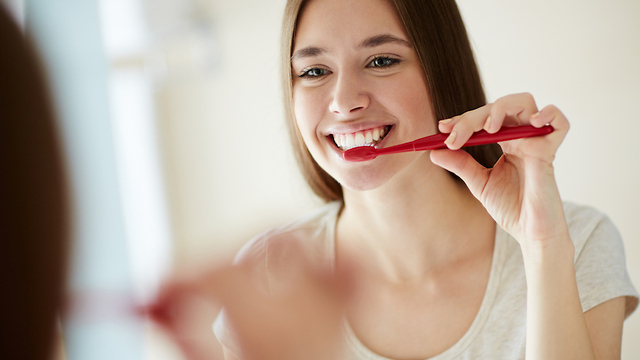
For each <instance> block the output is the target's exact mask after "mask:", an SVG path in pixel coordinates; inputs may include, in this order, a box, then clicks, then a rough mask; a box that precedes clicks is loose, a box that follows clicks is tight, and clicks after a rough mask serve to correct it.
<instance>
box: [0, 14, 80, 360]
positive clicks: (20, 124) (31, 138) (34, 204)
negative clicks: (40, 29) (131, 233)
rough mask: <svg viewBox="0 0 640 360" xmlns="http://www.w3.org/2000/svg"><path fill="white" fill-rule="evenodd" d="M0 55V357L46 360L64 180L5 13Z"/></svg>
mask: <svg viewBox="0 0 640 360" xmlns="http://www.w3.org/2000/svg"><path fill="white" fill-rule="evenodd" d="M0 53H1V54H2V55H0V291H2V296H0V324H1V325H0V326H2V329H1V330H0V349H1V350H0V351H1V353H2V355H0V357H2V358H3V359H24V360H41V359H50V358H51V357H52V351H53V348H54V347H53V345H54V339H55V338H56V336H55V334H56V326H57V318H58V311H59V310H60V307H61V305H62V294H63V287H64V286H63V284H64V283H65V278H66V276H65V275H66V265H65V264H66V263H67V255H66V254H67V239H68V235H69V226H68V223H67V221H68V214H67V200H66V199H67V197H66V189H65V183H66V181H65V177H64V175H63V166H62V161H61V150H60V148H59V144H58V141H57V136H56V131H55V123H54V116H53V111H52V107H51V106H50V101H49V98H48V96H47V93H48V92H47V87H46V86H45V81H44V77H43V74H42V72H41V70H40V65H39V63H38V60H37V57H36V55H35V54H34V51H33V50H32V47H31V46H30V43H29V41H27V40H26V39H25V37H24V36H23V34H22V33H21V32H20V29H19V28H18V26H17V25H16V24H15V23H14V22H13V21H12V19H11V18H10V17H9V15H8V14H7V13H6V12H5V11H4V9H3V7H2V6H0Z"/></svg>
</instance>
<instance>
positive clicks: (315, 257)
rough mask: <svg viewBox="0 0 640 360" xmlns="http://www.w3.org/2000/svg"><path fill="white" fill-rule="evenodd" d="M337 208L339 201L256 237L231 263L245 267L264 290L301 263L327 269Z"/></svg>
mask: <svg viewBox="0 0 640 360" xmlns="http://www.w3.org/2000/svg"><path fill="white" fill-rule="evenodd" d="M341 208H342V203H341V202H331V203H328V204H326V205H324V206H322V207H320V208H318V209H316V210H314V211H312V212H310V213H308V214H305V215H304V216H302V217H300V218H299V219H297V220H295V221H293V222H291V223H289V224H286V225H284V226H280V227H276V228H273V229H270V230H268V231H266V232H264V233H262V234H260V235H258V236H256V237H255V238H253V239H252V240H250V241H249V242H248V243H247V244H246V245H244V246H243V247H242V249H240V251H239V252H238V254H237V255H236V258H235V263H236V264H244V265H248V266H249V267H250V268H251V269H253V271H254V275H255V277H256V279H257V280H258V282H259V283H261V284H262V286H264V287H267V288H270V287H271V286H273V284H274V282H281V281H283V277H286V276H287V274H290V273H292V271H291V270H292V269H295V267H296V266H299V265H300V262H301V261H305V262H307V263H306V264H307V265H308V261H311V263H312V265H316V266H318V267H326V266H330V264H329V263H330V262H331V261H332V254H333V231H334V229H335V223H336V220H337V216H338V213H339V211H340V209H341ZM269 291H271V289H269Z"/></svg>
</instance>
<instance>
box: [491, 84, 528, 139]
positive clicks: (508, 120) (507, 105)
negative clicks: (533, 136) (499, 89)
mask: <svg viewBox="0 0 640 360" xmlns="http://www.w3.org/2000/svg"><path fill="white" fill-rule="evenodd" d="M537 112H538V107H537V106H536V102H535V100H534V98H533V96H532V95H531V94H529V93H521V94H512V95H507V96H504V97H501V98H500V99H498V100H496V102H495V103H493V106H491V111H490V113H489V117H488V121H487V123H486V124H485V126H484V129H485V130H486V131H487V132H489V133H495V132H497V131H498V130H500V128H501V127H503V126H514V125H521V124H528V123H530V119H531V115H533V114H534V113H537Z"/></svg>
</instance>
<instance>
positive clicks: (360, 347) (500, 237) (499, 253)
mask: <svg viewBox="0 0 640 360" xmlns="http://www.w3.org/2000/svg"><path fill="white" fill-rule="evenodd" d="M339 209H340V207H338V208H337V209H336V211H334V214H333V216H332V219H331V223H330V224H328V225H329V226H328V230H329V231H327V240H328V245H329V256H330V259H329V260H330V266H331V268H334V267H335V259H336V253H335V251H336V236H335V235H336V226H337V222H338V214H339ZM506 235H507V233H506V232H505V231H504V230H503V229H502V228H501V227H500V226H498V225H497V224H496V231H495V238H494V247H493V257H492V259H491V270H490V272H489V281H488V282H487V289H486V290H485V293H484V296H483V298H482V303H481V304H480V309H479V310H478V313H477V314H476V317H475V318H474V319H473V322H472V323H471V326H470V327H469V329H467V331H466V332H465V334H464V335H463V336H462V337H461V338H460V339H459V340H458V341H457V342H456V343H455V344H454V345H453V346H451V347H450V348H448V349H447V350H445V351H443V352H442V353H440V354H438V355H436V356H434V357H431V358H429V359H428V360H448V359H453V358H455V357H456V356H457V355H459V354H460V353H461V352H463V351H464V350H465V349H466V348H467V347H468V346H469V345H470V344H471V343H472V342H473V340H474V339H475V338H476V337H477V336H478V334H479V333H480V331H481V330H482V327H483V326H484V324H485V323H486V321H487V319H488V318H489V315H490V313H491V309H492V308H493V303H494V301H495V298H496V294H497V293H498V285H499V284H500V276H501V273H502V268H503V265H504V256H505V251H506V249H505V247H506V243H507V241H506V240H507V239H506V238H507V236H506ZM343 330H344V332H345V336H346V337H347V344H348V345H349V347H350V348H351V349H352V350H354V351H355V352H357V353H358V355H360V356H362V357H363V358H364V359H368V360H392V359H390V358H386V357H384V356H381V355H378V354H376V353H374V352H373V351H371V350H370V349H369V348H367V347H366V346H365V345H364V344H363V343H362V342H361V341H360V340H359V339H358V337H357V336H356V335H355V333H354V332H353V330H352V329H351V326H350V325H349V322H348V321H347V319H346V318H345V319H344V320H343Z"/></svg>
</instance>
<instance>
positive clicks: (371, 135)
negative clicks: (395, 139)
mask: <svg viewBox="0 0 640 360" xmlns="http://www.w3.org/2000/svg"><path fill="white" fill-rule="evenodd" d="M384 135H385V128H384V127H379V128H375V129H372V130H366V131H358V132H355V133H350V134H334V135H333V139H334V142H335V143H336V145H337V146H338V147H339V148H341V149H342V150H347V149H351V148H353V147H356V146H373V145H375V144H376V143H377V142H378V141H380V140H382V138H384Z"/></svg>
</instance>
